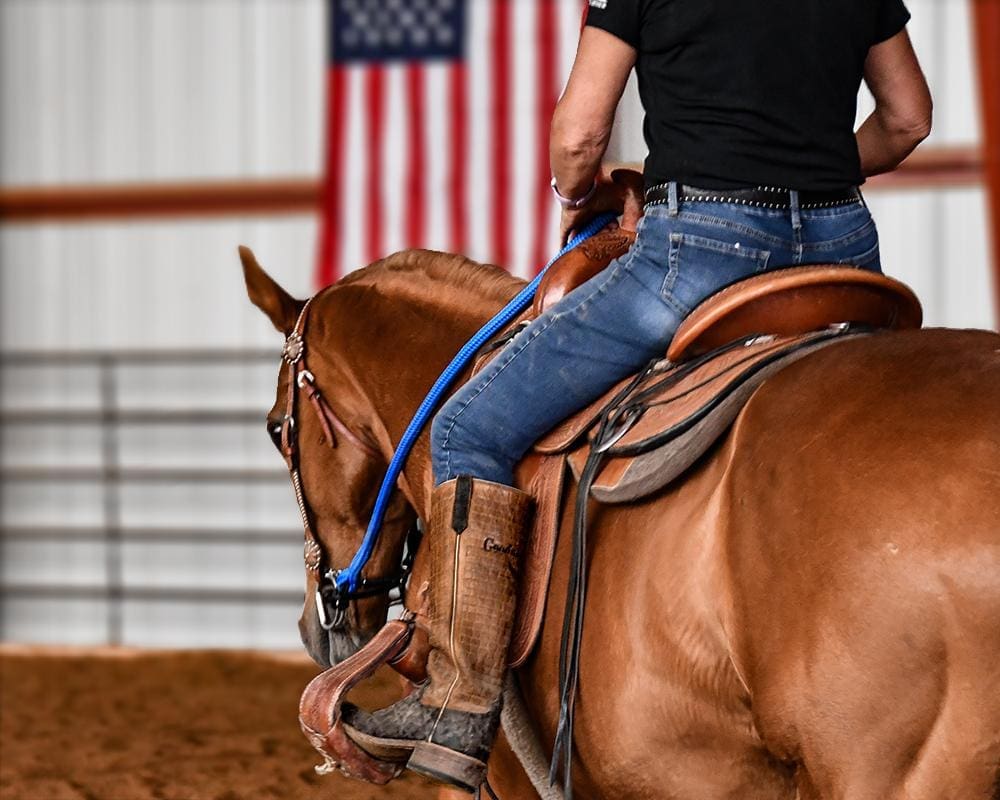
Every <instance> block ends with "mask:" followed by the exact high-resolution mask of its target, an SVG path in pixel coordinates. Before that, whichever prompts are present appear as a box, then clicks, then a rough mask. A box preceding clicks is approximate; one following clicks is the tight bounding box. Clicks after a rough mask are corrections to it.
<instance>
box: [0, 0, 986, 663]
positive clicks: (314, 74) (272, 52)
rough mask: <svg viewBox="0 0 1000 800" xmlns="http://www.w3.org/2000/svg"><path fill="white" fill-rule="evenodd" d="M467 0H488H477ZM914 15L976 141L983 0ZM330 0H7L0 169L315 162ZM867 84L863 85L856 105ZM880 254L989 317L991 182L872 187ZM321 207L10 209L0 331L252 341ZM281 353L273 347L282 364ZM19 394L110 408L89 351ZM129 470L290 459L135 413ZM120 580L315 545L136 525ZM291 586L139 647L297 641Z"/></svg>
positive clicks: (950, 123)
mask: <svg viewBox="0 0 1000 800" xmlns="http://www.w3.org/2000/svg"><path fill="white" fill-rule="evenodd" d="M473 2H474V0H473ZM910 6H911V10H912V11H913V15H914V19H913V22H912V24H911V31H912V34H913V37H914V40H915V43H916V47H917V50H918V52H919V54H920V56H921V59H922V62H923V64H924V67H925V69H926V71H927V73H928V77H929V78H930V81H931V84H932V88H933V90H934V94H935V98H936V104H937V105H936V124H935V130H934V134H933V136H932V139H931V141H930V142H929V143H928V144H930V145H960V144H971V143H975V142H977V141H978V139H979V131H978V125H979V121H978V118H977V114H976V97H977V94H976V86H975V80H974V74H973V68H972V61H971V55H970V53H971V39H970V32H969V14H968V9H967V4H966V3H964V2H959V1H958V0H912V2H911V3H910ZM324 25H325V14H324V9H323V2H322V0H206V1H205V2H191V1H190V0H142V1H141V2H133V1H130V0H4V1H3V3H0V182H2V183H3V184H5V185H35V184H62V183H91V182H103V181H109V182H110V181H113V182H124V181H142V182H146V181H158V180H188V179H191V180H202V179H211V178H219V179H226V178H234V177H258V178H259V177H268V176H274V177H279V176H280V177H286V176H316V175H317V174H318V173H319V170H320V161H321V142H322V116H323V87H324V49H325V31H324ZM867 102H868V101H867V100H866V99H863V102H862V110H863V111H864V110H866V109H867V106H866V105H865V104H866V103H867ZM620 116H621V126H620V130H619V133H618V135H617V137H616V141H615V143H614V148H613V151H614V152H613V153H612V155H613V156H614V157H616V158H618V159H622V160H635V161H638V160H641V158H642V156H643V147H642V142H641V136H640V134H639V131H640V125H639V120H640V111H639V109H638V106H637V102H636V100H635V98H634V97H631V98H629V99H627V100H626V103H625V106H624V107H623V111H622V114H621V115H620ZM868 199H869V202H870V205H871V207H872V208H873V211H874V213H875V214H876V217H877V219H878V222H879V226H880V229H881V234H882V248H883V265H884V267H885V269H886V271H887V272H889V273H891V274H893V275H896V276H898V277H901V278H902V279H904V280H906V281H907V282H909V283H910V284H911V285H913V286H914V287H915V288H916V289H917V291H918V293H919V294H920V295H921V297H922V299H923V301H924V303H925V306H926V310H927V320H928V322H929V323H930V324H940V325H951V326H979V327H991V326H993V324H994V322H993V320H994V317H993V309H992V308H991V304H990V298H991V296H992V295H991V291H990V279H989V264H988V247H987V239H986V233H985V213H984V211H985V210H984V194H983V191H982V190H981V189H980V188H963V189H955V190H945V191H941V190H936V191H933V192H932V191H924V190H907V191H899V192H892V193H875V192H872V193H871V194H869V198H868ZM314 239H315V220H314V219H313V218H312V216H309V215H303V216H290V217H279V218H260V219H255V218H246V219H234V218H229V219H214V220H204V221H192V220H178V221H157V222H145V221H140V222H129V223H127V224H124V223H109V222H99V223H87V224H41V225H13V224H3V225H0V347H2V350H3V351H4V352H10V351H14V350H25V349H31V350H36V349H41V350H53V349H55V350H65V349H72V350H77V349H107V350H118V349H122V348H129V349H133V348H176V347H183V348H204V347H213V348H220V347H221V348H245V347H258V346H264V347H270V348H273V349H274V350H275V352H277V347H278V345H279V341H278V339H277V334H276V333H275V332H274V331H273V329H272V328H271V327H270V325H269V323H268V322H267V321H266V320H265V319H264V318H263V316H262V315H260V313H259V312H257V311H256V310H255V309H253V308H252V307H251V306H250V305H249V303H248V302H247V301H246V298H245V294H244V289H243V285H242V278H241V274H240V271H239V267H238V262H237V259H236V254H235V248H236V245H237V244H238V243H241V242H243V243H247V244H250V245H252V246H253V247H254V248H255V250H256V251H257V253H258V255H259V256H260V258H261V261H262V262H263V263H264V264H265V265H266V266H267V268H268V269H269V270H270V271H271V272H272V274H274V275H275V276H276V277H277V278H278V279H279V280H280V281H281V282H282V283H283V284H284V285H285V286H286V287H287V288H288V289H289V290H291V291H292V292H293V293H295V294H298V295H300V296H301V295H306V294H308V293H309V292H310V291H311V286H310V277H311V272H312V266H313V255H314ZM275 366H276V365H275ZM275 366H272V365H269V364H264V365H258V366H247V367H241V368H228V369H221V368H217V369H209V368H205V369H202V370H201V371H198V370H191V369H187V370H177V369H176V368H175V369H173V370H172V369H170V368H159V369H152V368H151V369H147V370H136V369H123V370H122V372H121V374H120V376H119V377H120V380H121V385H120V391H121V395H122V396H121V399H120V402H121V403H122V405H123V406H126V407H128V408H141V407H144V406H145V407H151V406H169V407H170V408H188V407H194V406H196V405H197V404H204V403H205V402H206V398H208V400H207V402H209V403H214V404H218V405H220V406H221V405H233V406H239V407H243V408H247V409H259V410H260V412H261V414H263V411H264V410H265V409H266V408H267V407H269V406H270V403H271V401H272V399H273V398H272V393H273V380H274V374H275ZM4 377H5V380H4V385H3V389H2V400H3V407H4V408H7V409H18V408H26V407H31V406H36V405H38V404H42V405H49V406H51V407H57V406H64V405H67V404H68V405H71V406H73V407H77V408H84V409H86V408H96V407H97V403H98V392H99V388H100V387H99V386H98V385H97V383H96V374H95V373H94V372H93V371H92V370H91V371H88V370H86V369H78V370H70V369H65V368H59V369H53V370H42V369H31V368H28V369H22V368H18V369H14V370H11V371H9V372H8V373H6V374H5V376H4ZM119 444H120V453H121V459H122V461H123V463H124V464H125V465H126V466H129V465H133V466H153V467H164V468H165V467H170V466H178V465H188V466H190V465H192V464H194V465H196V466H201V467H206V468H209V467H213V466H218V467H223V468H224V467H244V466H260V467H261V468H273V467H276V466H278V467H280V464H278V463H277V461H276V456H275V455H274V454H273V452H272V451H271V449H270V444H269V443H268V442H267V441H266V440H265V438H264V436H263V432H262V430H259V429H258V428H257V426H256V425H255V426H245V427H242V428H241V427H239V426H236V427H233V428H224V427H219V428H218V429H211V428H210V429H208V430H207V431H206V430H205V429H202V428H192V429H190V430H185V429H175V428H158V427H156V426H147V427H137V428H136V429H134V430H133V429H125V430H124V431H123V434H122V440H121V442H120V443H119ZM100 448H101V436H100V429H99V425H98V424H96V423H94V424H90V425H79V426H76V427H70V426H66V425H35V426H33V427H31V428H30V429H29V428H27V427H24V428H23V429H22V428H19V427H17V426H6V427H5V436H4V441H3V448H2V465H3V466H4V467H8V468H10V467H15V466H17V467H21V466H25V465H28V466H31V465H38V466H43V467H44V466H46V465H60V464H62V465H65V464H76V465H78V466H83V467H86V466H88V465H90V466H99V464H100V458H101V453H100ZM2 500H3V507H2V511H0V513H2V514H3V520H4V523H5V524H6V525H9V526H29V525H43V526H44V525H77V526H84V527H85V526H87V525H99V524H100V522H101V514H102V498H101V496H100V491H99V487H95V486H94V485H93V484H92V483H88V482H87V481H80V482H76V483H74V482H72V481H70V482H65V481H64V482H61V483H58V484H53V485H47V484H35V483H32V482H30V481H8V482H5V485H4V487H3V497H2ZM120 501H121V509H120V513H121V516H122V524H123V525H125V526H129V525H131V526H135V527H142V526H147V527H157V526H160V527H162V526H169V525H193V526H204V527H206V528H213V529H224V530H232V531H237V532H238V531H239V530H241V529H250V528H252V529H264V528H282V529H283V528H288V529H289V531H290V532H294V528H295V525H296V519H297V515H296V512H295V508H294V503H293V500H292V497H291V493H290V491H289V490H288V489H287V487H286V486H285V485H284V484H283V483H273V484H271V483H261V484H254V485H244V486H238V485H219V486H216V485H210V484H205V485H188V484H183V483H177V484H172V483H170V482H169V481H168V482H167V483H166V485H153V484H147V483H140V484H139V485H135V486H131V485H130V486H126V487H125V488H124V489H123V491H122V496H121V498H120ZM104 547H105V545H103V544H102V543H101V542H100V541H96V542H92V541H78V542H75V543H71V544H69V545H67V544H58V543H55V542H51V541H33V540H31V539H30V538H24V537H22V538H20V539H15V540H11V541H6V542H4V543H3V550H2V555H3V563H2V567H0V578H2V579H3V580H4V581H6V582H10V583H20V584H24V583H29V584H30V583H32V582H35V583H39V584H41V583H50V582H58V581H64V582H68V583H78V584H84V585H87V584H93V583H95V582H96V583H100V581H101V580H102V570H103V569H105V567H106V564H107V553H106V551H105V550H104ZM122 557H123V563H122V565H121V569H122V572H123V576H124V579H125V582H126V584H127V585H134V586H142V585H157V584H160V585H179V586H188V585H190V586H205V585H213V586H233V587H247V586H249V587H261V588H265V589H276V590H289V591H294V590H295V589H297V588H298V587H300V586H301V581H302V572H301V567H300V548H299V544H298V542H297V540H296V537H295V536H294V535H290V537H289V540H288V543H287V544H267V545H264V544H257V545H252V544H247V543H246V542H245V541H244V540H243V538H241V537H239V536H233V538H232V540H231V541H229V542H217V543H214V544H211V545H199V546H198V547H197V549H194V548H192V547H189V546H179V545H175V544H171V543H169V542H167V543H164V542H142V541H139V542H132V543H128V544H126V546H125V548H124V552H123V556H122ZM104 602H105V601H103V600H101V599H99V598H98V599H94V600H89V601H81V600H74V601H71V602H68V601H65V600H61V599H60V598H59V597H57V596H54V597H52V598H50V599H47V600H44V601H41V600H38V599H37V598H35V599H30V600H23V601H17V600H9V601H8V602H7V604H6V607H5V610H4V615H3V631H2V632H3V636H4V637H6V638H9V639H17V640H30V641H74V642H80V643H86V642H101V641H104V640H105V639H106V637H107V635H108V630H107V624H106V620H105V613H104V612H105V606H104V605H103V604H104ZM295 614H296V609H295V607H294V603H287V602H286V603H272V604H266V603H265V604H263V605H258V606H254V607H241V606H238V605H234V604H231V603H230V604H226V603H217V604H204V603H188V604H186V605H185V604H184V603H157V602H147V601H142V602H136V603H132V604H129V605H127V606H126V613H125V620H124V639H125V641H126V642H129V643H134V644H171V645H178V644H192V645H202V644H218V645H233V646H237V645H243V646H245V645H255V646H266V647H274V646H294V644H295V642H296V640H297V637H296V633H295V626H294V618H295Z"/></svg>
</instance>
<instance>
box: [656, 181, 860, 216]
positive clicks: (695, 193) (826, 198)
mask: <svg viewBox="0 0 1000 800" xmlns="http://www.w3.org/2000/svg"><path fill="white" fill-rule="evenodd" d="M669 191H670V184H669V183H661V184H658V185H657V186H654V187H652V188H651V189H647V190H646V207H647V208H649V207H650V206H661V205H667V204H668V203H669V202H670V194H669ZM677 202H678V203H735V204H736V205H741V206H754V207H755V208H774V209H790V208H791V207H792V193H791V190H789V189H781V188H778V187H775V186H758V187H756V188H753V189H699V188H698V187H696V186H686V185H681V184H678V185H677ZM860 202H861V192H860V191H858V189H857V187H854V186H852V187H851V188H849V189H841V190H839V191H835V192H799V208H800V209H803V210H808V209H815V208H833V207H834V206H846V205H848V204H850V203H860Z"/></svg>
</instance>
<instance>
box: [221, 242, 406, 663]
mask: <svg viewBox="0 0 1000 800" xmlns="http://www.w3.org/2000/svg"><path fill="white" fill-rule="evenodd" d="M240 258H241V260H242V262H243V273H244V277H245V279H246V285H247V293H248V294H249V296H250V300H251V302H253V304H254V305H256V306H257V307H258V308H259V309H261V311H263V312H264V313H265V314H266V315H267V316H268V318H269V319H270V320H271V322H272V323H273V325H274V327H275V328H277V329H278V330H279V331H280V332H281V333H282V334H284V336H285V348H284V350H283V352H282V362H281V367H280V371H279V376H278V391H277V399H276V401H275V404H274V406H273V407H272V408H271V411H270V412H269V413H268V415H267V432H268V434H269V435H270V437H271V439H272V441H273V442H274V444H275V447H276V448H277V449H278V451H279V452H280V453H281V454H282V456H283V457H284V458H285V461H286V464H287V465H288V467H289V471H290V473H291V477H292V484H293V488H294V489H295V492H296V498H297V500H298V503H299V510H300V512H301V514H302V521H303V526H304V527H305V534H306V541H305V568H306V569H305V571H306V593H305V604H304V607H303V610H302V616H301V618H300V619H299V631H300V633H301V636H302V643H303V644H304V645H305V647H306V650H307V651H308V652H309V655H310V656H311V657H312V658H313V660H315V661H316V662H317V663H318V664H320V665H322V666H330V665H331V664H334V663H337V662H338V661H341V660H343V659H344V658H346V657H347V656H349V655H351V654H352V653H354V652H355V651H356V650H358V649H359V648H360V647H361V646H362V645H364V644H365V642H367V641H368V640H369V639H370V638H371V637H372V636H373V635H374V634H375V633H376V632H377V631H378V630H379V628H380V627H381V626H382V625H383V624H384V623H385V620H386V614H387V610H388V592H389V588H390V585H392V584H393V583H394V582H398V579H399V578H400V577H401V576H400V570H401V567H400V562H401V560H402V551H403V545H404V542H405V539H406V535H407V532H408V531H410V530H411V529H412V527H413V525H414V523H415V515H414V512H413V510H412V509H411V507H410V505H409V504H408V503H407V501H406V500H405V499H404V498H403V496H402V494H401V493H400V492H396V493H395V496H394V498H393V500H392V501H391V504H390V507H389V510H388V513H387V514H386V518H385V523H384V525H383V527H382V533H381V535H380V537H379V544H378V546H377V547H376V548H375V552H374V553H373V554H372V557H371V559H370V560H369V562H368V565H367V567H366V568H365V571H364V573H363V574H364V578H365V580H366V581H367V583H366V585H365V586H363V587H362V588H361V590H360V591H359V592H358V593H357V594H356V595H355V596H354V597H352V598H351V599H350V601H349V602H347V603H346V605H341V607H340V608H338V607H337V606H338V604H337V602H336V599H335V597H334V593H333V583H332V581H331V576H332V572H334V571H336V570H338V569H343V568H344V567H346V566H347V565H348V563H349V562H350V561H351V558H352V557H353V555H354V553H355V552H356V551H357V549H358V546H359V545H360V543H361V540H362V538H363V536H364V532H365V529H366V527H367V524H368V519H369V516H370V514H371V510H372V507H373V505H374V499H375V496H376V494H377V492H378V488H379V485H380V483H381V480H382V476H383V475H384V474H385V469H386V465H387V459H386V458H385V456H384V455H383V454H382V452H381V450H380V448H379V447H378V446H377V445H376V444H375V437H374V435H373V429H374V428H376V427H377V426H375V425H374V424H373V423H374V419H373V415H374V410H373V409H372V407H371V404H370V402H368V400H367V398H365V397H364V395H363V393H362V392H361V390H360V389H359V388H358V383H357V381H354V380H352V379H351V375H350V374H349V370H347V369H346V367H345V364H344V361H343V359H338V352H337V348H338V344H339V347H340V348H341V350H343V349H344V347H343V343H342V342H341V343H338V342H336V341H335V340H334V339H335V337H334V336H333V334H332V331H333V329H334V327H335V326H333V325H331V324H330V321H329V319H327V318H326V317H327V316H328V313H329V312H330V311H331V310H332V305H333V304H332V302H331V301H332V299H333V297H332V296H333V294H334V292H335V290H330V291H326V292H321V293H320V294H319V295H317V296H316V297H315V298H314V299H313V300H311V301H309V302H308V303H307V302H304V301H301V300H296V299H294V298H293V297H291V296H290V295H289V294H288V293H287V292H286V291H285V290H284V289H282V288H281V286H279V285H278V284H277V283H276V282H275V281H274V280H273V279H272V278H271V277H270V276H269V275H268V274H267V273H266V272H265V271H264V270H263V269H262V268H261V267H260V265H259V264H258V263H257V261H256V259H255V258H254V256H253V253H252V252H251V251H250V250H249V249H247V248H245V247H244V248H240ZM307 358H308V368H306V359H307ZM358 594H359V595H362V596H357V595H358Z"/></svg>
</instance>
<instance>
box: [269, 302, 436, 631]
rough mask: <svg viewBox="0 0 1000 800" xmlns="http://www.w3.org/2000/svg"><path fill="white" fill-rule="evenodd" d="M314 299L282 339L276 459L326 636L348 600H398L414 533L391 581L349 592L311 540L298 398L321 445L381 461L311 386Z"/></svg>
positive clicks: (365, 583)
mask: <svg viewBox="0 0 1000 800" xmlns="http://www.w3.org/2000/svg"><path fill="white" fill-rule="evenodd" d="M314 299H315V296H314V297H312V298H310V299H309V300H307V301H306V303H305V305H304V306H302V310H301V311H300V312H299V316H298V319H297V320H296V321H295V327H294V328H292V332H291V333H289V334H288V336H287V337H286V338H285V344H284V346H283V347H282V348H281V360H282V362H283V363H284V364H286V365H287V366H288V394H287V400H286V403H285V414H284V416H283V417H282V419H281V441H280V450H281V455H282V457H283V458H284V459H285V464H286V466H287V467H288V473H289V475H290V476H291V479H292V488H293V489H294V490H295V501H296V502H297V503H298V506H299V515H300V516H301V517H302V528H303V531H304V533H305V549H304V553H303V558H304V560H305V567H306V570H307V571H308V572H309V573H310V574H313V575H315V577H316V614H317V616H318V617H319V624H320V626H321V627H322V628H323V630H326V631H332V630H337V629H340V628H342V627H343V626H344V622H345V621H346V618H347V607H348V605H349V604H350V602H351V601H352V600H358V599H361V598H365V597H375V596H376V595H381V594H389V595H391V594H392V592H393V591H394V590H398V591H399V593H400V596H401V595H402V592H403V589H404V588H405V587H406V582H407V580H408V579H409V576H410V569H411V567H412V564H413V556H414V553H415V552H416V549H417V543H418V538H419V532H418V530H417V528H416V527H414V528H413V529H411V530H410V532H409V534H408V536H407V541H406V552H405V555H404V557H403V559H402V562H401V563H400V565H399V568H398V570H397V571H396V573H395V574H394V575H390V576H388V577H385V578H375V579H369V578H363V579H362V580H361V581H360V582H359V583H358V585H357V587H355V588H354V589H349V588H347V587H341V586H338V585H337V575H338V573H339V570H335V569H333V568H332V567H330V565H329V564H328V559H327V555H326V551H325V549H324V548H323V545H322V544H321V543H320V541H319V538H318V537H317V536H316V534H315V532H314V530H313V525H312V521H311V520H312V514H311V512H310V509H309V504H308V502H307V501H306V497H305V492H304V491H303V489H302V478H301V475H300V472H299V447H298V422H297V417H296V400H297V397H298V395H299V394H300V393H301V394H302V395H303V396H304V397H305V399H306V400H308V401H309V406H310V407H311V408H312V409H313V411H314V413H315V415H316V418H317V419H318V420H319V423H320V426H321V427H322V429H323V439H324V441H326V443H327V444H328V445H329V446H330V447H336V446H337V434H339V435H341V436H343V437H344V439H345V440H346V441H348V442H349V443H350V444H351V445H353V446H354V447H356V448H357V449H358V450H360V451H361V452H362V453H364V454H365V456H367V457H368V458H370V459H373V460H375V459H379V460H382V458H383V457H382V454H381V453H380V452H379V451H378V449H377V448H376V447H375V446H374V445H372V444H370V443H369V442H366V441H365V440H364V439H362V438H361V437H360V436H358V435H357V434H356V433H354V432H353V431H352V430H351V429H350V428H349V427H348V426H347V425H346V424H345V423H344V421H343V420H342V419H341V418H340V417H339V416H337V413H336V412H335V411H334V410H333V409H332V408H331V407H330V404H329V403H327V402H326V399H325V398H324V397H323V395H322V393H321V392H320V391H319V389H318V388H317V386H316V376H315V375H313V373H312V372H310V371H309V369H308V368H307V367H306V344H305V329H306V323H307V322H308V319H309V307H310V305H311V304H312V301H313V300H314Z"/></svg>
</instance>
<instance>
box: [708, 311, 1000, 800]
mask: <svg viewBox="0 0 1000 800" xmlns="http://www.w3.org/2000/svg"><path fill="white" fill-rule="evenodd" d="M998 411H1000V336H997V335H995V334H991V333H987V332H984V331H944V330H941V331H938V330H926V331H914V332H907V333H895V334H879V335H876V336H872V337H867V338H863V339H856V340H852V341H848V342H844V343H842V344H840V345H837V346H834V347H830V348H827V349H826V350H824V351H822V352H819V353H817V354H815V355H813V356H810V357H808V358H806V359H804V360H803V361H801V362H799V363H797V364H795V365H793V366H791V367H790V368H788V369H787V370H785V371H783V372H782V373H780V374H779V375H778V376H776V377H775V378H773V379H772V380H770V381H768V382H767V383H766V384H765V385H764V386H762V387H761V389H760V390H759V391H758V392H757V393H756V394H755V396H754V397H753V398H752V399H751V401H750V402H749V403H748V405H747V407H746V408H745V410H744V412H743V413H742V414H741V416H740V418H739V420H738V421H737V424H736V426H735V428H734V430H733V433H732V436H731V437H730V440H729V442H728V443H727V447H726V450H727V451H728V454H729V458H730V459H731V461H730V463H729V467H728V471H727V475H726V483H725V486H724V488H723V493H724V496H725V502H724V503H723V506H722V511H721V517H720V542H721V543H722V546H721V549H720V553H721V557H722V558H723V560H724V562H725V567H726V569H727V571H728V573H729V585H730V591H731V596H730V597H729V598H728V599H727V602H726V604H725V605H726V610H725V612H724V615H725V616H726V619H727V621H726V626H727V628H728V629H729V631H730V634H731V637H732V641H733V647H734V663H735V665H736V667H737V668H738V670H739V671H740V674H741V676H742V677H743V679H744V680H745V681H746V682H747V684H748V686H749V688H750V691H751V694H752V697H753V707H754V714H755V718H756V720H757V725H758V727H759V729H760V731H761V734H762V735H763V737H764V739H765V742H766V743H767V745H768V746H769V747H770V748H771V749H772V750H773V751H774V752H775V753H776V754H777V755H778V756H779V757H785V758H788V759H791V760H800V759H801V760H802V761H803V763H804V764H805V771H804V773H803V775H802V777H801V781H802V786H801V788H800V791H801V792H802V797H803V798H804V799H805V798H809V797H828V796H829V797H833V796H837V797H845V798H852V799H853V798H858V799H859V800H860V798H869V797H871V798H876V797H878V798H904V797H905V798H907V800H925V798H926V800H932V798H933V799H934V800H943V799H944V798H956V799H957V798H963V800H964V798H970V799H972V798H980V799H981V800H993V792H994V791H996V790H997V786H998V783H997V781H998V780H1000V774H998V771H1000V666H998V665H1000V624H998V623H1000V413H998Z"/></svg>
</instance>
